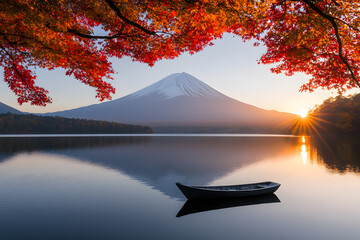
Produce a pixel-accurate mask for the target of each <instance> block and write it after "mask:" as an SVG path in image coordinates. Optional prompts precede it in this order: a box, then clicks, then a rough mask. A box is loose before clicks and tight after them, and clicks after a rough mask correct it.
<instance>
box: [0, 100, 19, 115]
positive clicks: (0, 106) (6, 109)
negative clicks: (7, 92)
mask: <svg viewBox="0 0 360 240" xmlns="http://www.w3.org/2000/svg"><path fill="white" fill-rule="evenodd" d="M0 113H13V114H21V113H22V112H20V111H19V110H17V109H15V108H13V107H10V106H8V105H6V104H4V103H1V102H0Z"/></svg>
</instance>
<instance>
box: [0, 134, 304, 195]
mask: <svg viewBox="0 0 360 240" xmlns="http://www.w3.org/2000/svg"><path fill="white" fill-rule="evenodd" d="M0 140H2V141H3V145H1V147H0V152H5V153H7V156H9V155H10V152H11V153H15V152H23V151H30V152H31V151H41V152H50V153H52V154H57V155H65V156H68V157H73V158H76V159H78V160H80V161H85V162H89V163H92V164H96V165H99V166H102V167H106V168H110V169H114V170H117V171H119V172H122V173H126V174H127V175H129V176H131V177H132V178H135V179H137V180H139V181H141V182H143V183H146V184H147V185H150V186H152V187H153V188H154V189H158V190H160V191H161V192H163V193H165V194H166V195H168V196H170V197H175V198H181V199H183V196H182V195H181V193H179V191H178V190H177V189H176V188H174V185H173V184H174V183H175V182H178V181H181V182H183V183H185V184H186V183H188V184H193V183H196V184H201V185H206V184H209V183H210V182H212V181H214V180H215V179H218V178H220V177H222V176H224V175H226V174H228V173H230V172H232V171H235V170H236V169H239V168H241V167H244V166H247V165H250V164H253V163H256V162H259V161H262V160H264V159H268V158H274V157H276V156H279V155H284V154H289V151H291V149H294V148H296V145H297V139H296V138H286V137H285V138H282V137H269V138H261V137H251V138H226V137H212V138H208V137H204V138H196V139H194V138H188V137H176V138H174V137H154V138H151V137H134V138H133V137H128V138H116V137H114V138H108V137H99V138H89V139H88V138H32V139H6V140H9V141H8V142H6V141H5V139H0ZM17 140H19V142H17ZM0 157H1V156H0ZM6 159H9V158H4V157H3V160H6ZM258 180H259V181H262V180H264V179H258Z"/></svg>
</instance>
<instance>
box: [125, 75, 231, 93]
mask: <svg viewBox="0 0 360 240" xmlns="http://www.w3.org/2000/svg"><path fill="white" fill-rule="evenodd" d="M151 94H159V95H162V96H164V97H165V98H174V97H178V96H192V97H205V98H208V99H212V98H222V97H224V95H223V94H222V93H220V92H218V91H216V90H215V89H213V88H211V87H210V86H209V85H207V84H205V83H204V82H202V81H200V80H199V79H197V78H195V77H193V76H191V75H190V74H188V73H184V72H183V73H174V74H171V75H169V76H167V77H165V78H163V79H161V80H160V81H158V82H156V83H154V84H152V85H150V86H148V87H146V88H143V89H141V90H139V91H137V92H135V93H133V94H131V95H130V96H132V97H142V96H148V95H151Z"/></svg>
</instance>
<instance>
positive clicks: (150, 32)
mask: <svg viewBox="0 0 360 240" xmlns="http://www.w3.org/2000/svg"><path fill="white" fill-rule="evenodd" d="M105 2H106V3H107V4H108V5H109V7H110V8H111V9H112V10H114V12H115V13H116V15H118V17H119V18H120V19H121V20H123V21H124V22H125V23H127V24H130V25H132V26H134V27H136V28H138V29H140V30H141V31H143V32H144V33H147V34H149V35H155V34H156V33H155V32H153V31H151V30H149V29H146V28H144V27H143V26H141V25H140V24H138V23H136V22H133V21H131V20H129V19H127V18H126V17H125V16H124V15H122V13H121V11H120V9H119V8H118V7H117V6H116V4H115V3H114V2H113V1H112V0H105Z"/></svg>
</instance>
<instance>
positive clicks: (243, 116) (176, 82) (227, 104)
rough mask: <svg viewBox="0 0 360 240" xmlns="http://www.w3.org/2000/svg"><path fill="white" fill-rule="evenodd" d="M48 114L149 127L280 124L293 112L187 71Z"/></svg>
mask: <svg viewBox="0 0 360 240" xmlns="http://www.w3.org/2000/svg"><path fill="white" fill-rule="evenodd" d="M48 115H56V116H62V117H74V118H86V119H95V120H107V121H117V122H122V123H133V124H146V125H150V126H152V127H157V126H173V127H175V126H176V127H181V126H186V127H189V126H191V127H249V128H254V127H256V128H259V127H261V128H269V127H274V126H280V125H281V124H283V123H285V122H288V121H290V120H291V119H293V118H294V117H295V115H294V114H289V113H281V112H276V111H269V110H264V109H261V108H258V107H255V106H252V105H249V104H246V103H243V102H240V101H238V100H235V99H233V98H230V97H227V96H226V95H224V94H222V93H220V92H218V91H216V90H215V89H213V88H211V87H210V86H208V85H207V84H205V83H204V82H202V81H200V80H198V79H196V78H195V77H193V76H191V75H189V74H187V73H175V74H172V75H170V76H168V77H166V78H164V79H162V80H160V81H158V82H156V83H154V84H152V85H150V86H148V87H146V88H144V89H142V90H139V91H137V92H135V93H133V94H130V95H127V96H125V97H122V98H119V99H116V100H113V101H110V102H106V103H100V104H95V105H90V106H87V107H82V108H77V109H73V110H67V111H62V112H55V113H50V114H48Z"/></svg>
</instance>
